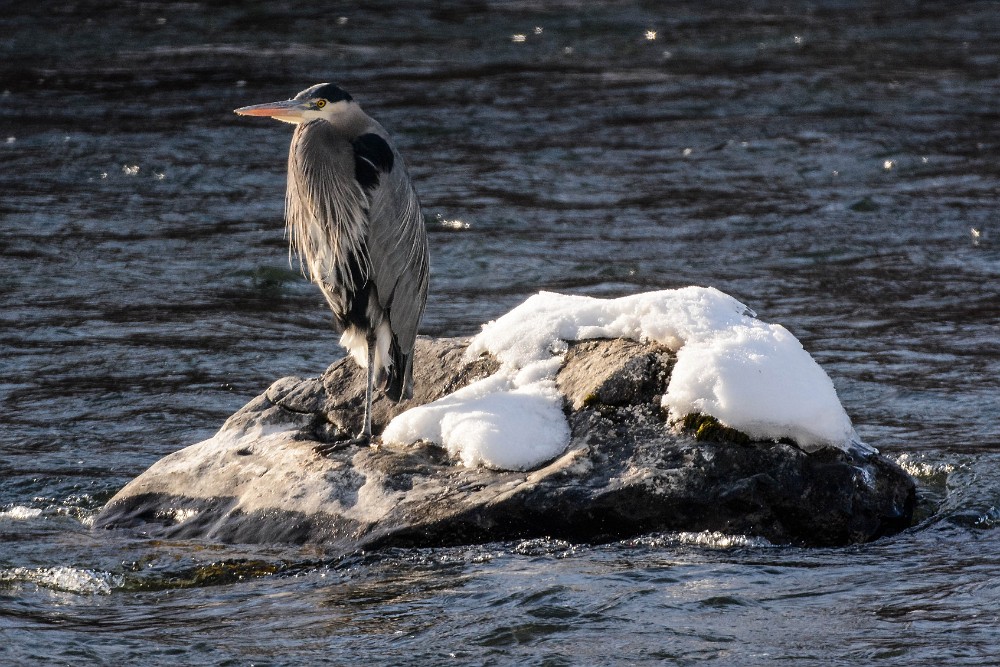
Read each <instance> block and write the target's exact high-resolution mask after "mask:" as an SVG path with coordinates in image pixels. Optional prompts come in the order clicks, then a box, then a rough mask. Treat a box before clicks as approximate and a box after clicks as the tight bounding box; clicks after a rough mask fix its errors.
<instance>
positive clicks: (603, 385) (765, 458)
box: [95, 339, 915, 551]
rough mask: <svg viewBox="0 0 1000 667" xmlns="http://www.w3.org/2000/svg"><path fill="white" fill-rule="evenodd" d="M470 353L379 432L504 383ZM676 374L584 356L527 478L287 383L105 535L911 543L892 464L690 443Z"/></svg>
mask: <svg viewBox="0 0 1000 667" xmlns="http://www.w3.org/2000/svg"><path fill="white" fill-rule="evenodd" d="M467 343H468V340H467V339H420V340H419V341H418V349H417V356H416V363H415V373H416V377H415V395H414V397H413V398H412V399H411V400H409V401H407V402H404V403H402V404H400V405H395V404H393V403H391V402H390V401H388V400H386V399H385V398H382V397H380V398H378V400H376V402H375V405H374V416H373V417H374V418H373V422H374V425H375V432H376V433H378V432H380V431H381V430H382V429H383V428H384V427H385V425H386V424H387V423H388V422H389V420H391V419H392V417H393V416H395V415H396V414H398V413H400V412H402V411H403V410H406V409H408V408H410V407H413V406H415V405H420V404H423V403H427V402H430V401H433V400H435V399H437V398H440V397H441V396H444V395H446V394H448V393H450V392H452V391H454V390H456V389H458V388H460V387H462V386H465V385H467V384H469V383H471V382H473V381H475V380H478V379H480V378H483V377H486V376H488V375H489V374H490V373H492V372H494V371H495V370H496V368H497V363H496V362H495V360H493V359H491V358H489V357H482V358H480V359H477V360H475V361H472V362H467V361H465V360H464V358H463V354H464V350H465V347H466V345H467ZM672 364H673V355H672V354H671V353H670V352H669V351H668V350H666V349H664V348H661V347H657V346H655V345H647V344H642V343H637V342H634V341H628V340H592V341H583V342H579V343H576V344H573V345H571V346H570V348H569V350H568V351H567V353H566V355H565V360H564V363H563V367H562V369H561V371H560V373H559V375H558V377H557V384H558V386H559V388H560V390H561V391H562V392H563V393H564V394H565V396H566V402H565V413H566V416H567V419H568V421H569V425H570V429H571V434H572V435H571V440H570V444H569V446H568V448H567V450H566V451H565V452H564V453H563V454H562V455H560V456H559V457H557V458H556V459H554V460H553V461H550V462H549V463H547V464H545V465H543V466H541V467H539V468H537V469H534V470H531V471H526V472H516V471H497V470H489V469H485V468H475V469H470V468H466V467H464V466H462V465H461V464H457V463H456V462H455V461H454V460H452V459H450V458H449V456H448V454H447V452H446V451H445V450H444V449H442V448H441V447H439V446H437V445H435V444H434V443H429V442H421V443H417V444H415V445H412V446H409V447H396V446H387V445H380V446H378V447H371V448H359V447H357V446H354V445H349V444H347V443H346V439H347V438H349V437H350V436H351V435H352V434H353V433H355V432H357V431H358V430H359V429H360V424H361V417H362V409H363V397H364V385H363V374H362V372H361V369H359V368H358V367H357V366H356V365H355V364H354V362H353V361H351V360H349V359H345V360H341V361H339V362H337V363H335V364H333V365H332V366H331V367H330V368H329V369H328V370H327V371H326V373H324V374H323V376H322V377H320V378H311V379H298V378H284V379H281V380H278V381H277V382H275V383H274V384H273V385H272V386H271V387H270V388H268V389H267V391H265V392H264V393H263V394H262V395H261V396H259V397H258V398H256V399H254V400H253V401H251V402H250V403H248V404H247V405H246V406H244V407H243V408H242V409H241V410H240V411H239V412H237V413H236V414H234V415H233V416H232V417H231V418H230V419H229V420H228V421H227V422H226V423H225V425H224V426H223V427H222V429H221V430H220V431H219V433H218V434H217V435H216V436H215V437H214V438H212V439H210V440H207V441H205V442H202V443H199V444H196V445H192V446H190V447H188V448H185V449H183V450H181V451H178V452H175V453H174V454H171V455H169V456H167V457H165V458H164V459H162V460H160V461H159V462H157V463H156V464H154V465H153V466H152V467H151V468H150V469H149V470H147V471H146V472H145V473H143V474H142V475H140V476H139V477H138V478H136V479H135V480H133V481H132V482H131V483H129V484H128V485H127V486H126V487H125V488H124V489H122V490H121V491H120V492H119V493H118V494H117V495H116V496H115V497H114V498H112V499H111V501H110V502H109V503H108V504H107V505H106V506H105V508H104V509H103V510H102V511H101V513H100V515H99V516H98V517H97V519H96V522H95V526H98V527H103V528H129V529H135V530H140V531H143V532H148V533H150V534H153V535H156V536H162V537H174V538H201V539H209V540H218V541H226V542H293V543H306V542H309V543H323V544H324V545H327V546H329V547H331V548H335V549H339V550H343V551H349V550H354V549H359V548H366V549H370V548H378V547H383V546H421V547H429V546H444V545H455V544H465V543H474V542H484V541H493V540H505V539H515V538H529V537H538V536H551V537H558V538H563V539H569V540H575V541H583V542H599V541H606V540H613V539H619V538H625V537H629V536H633V535H637V534H641V533H645V532H651V531H671V530H683V531H701V530H712V531H722V532H727V533H739V534H752V535H759V536H763V537H765V538H767V539H768V540H771V541H772V542H777V543H796V544H803V545H837V544H848V543H857V542H865V541H869V540H872V539H875V538H877V537H879V536H881V535H885V534H891V533H894V532H898V531H899V530H902V529H904V528H906V527H907V526H909V524H910V522H911V519H912V512H913V505H914V497H915V488H914V482H913V480H912V479H911V478H910V477H909V476H908V475H907V474H906V473H905V472H904V471H903V470H902V469H900V468H899V467H898V466H896V465H895V464H894V463H892V462H890V461H888V460H887V459H885V458H883V457H881V456H878V455H863V454H851V453H846V452H844V451H841V450H839V449H833V448H825V449H821V450H819V451H817V452H814V453H812V454H806V453H805V452H803V451H802V450H800V449H798V448H797V447H795V446H794V444H790V443H784V442H733V441H731V439H729V440H730V441H726V442H721V441H713V440H712V439H711V438H712V436H711V433H713V432H714V431H713V430H711V429H709V430H707V431H706V430H702V433H703V434H705V433H708V434H709V435H708V436H707V438H708V439H698V438H695V436H694V435H693V434H690V433H680V434H679V433H676V432H675V431H674V430H673V429H672V428H671V427H670V426H669V425H668V424H666V423H665V420H664V416H663V414H662V410H661V408H660V394H661V393H662V391H663V388H664V387H666V383H667V380H668V378H669V373H670V369H671V367H672ZM702 437H706V436H704V435H703V436H702ZM317 450H319V451H322V452H323V454H320V453H318V451H317Z"/></svg>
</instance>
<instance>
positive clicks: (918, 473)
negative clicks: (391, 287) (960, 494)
mask: <svg viewBox="0 0 1000 667" xmlns="http://www.w3.org/2000/svg"><path fill="white" fill-rule="evenodd" d="M896 463H897V464H898V465H899V467H900V468H902V469H903V470H905V471H906V472H907V474H909V475H911V476H913V477H917V478H919V479H930V478H933V477H937V476H939V475H945V476H947V475H950V474H951V473H953V472H954V471H955V464H953V463H945V462H943V461H928V460H926V456H924V455H923V454H910V453H904V454H900V455H899V456H898V457H897V458H896Z"/></svg>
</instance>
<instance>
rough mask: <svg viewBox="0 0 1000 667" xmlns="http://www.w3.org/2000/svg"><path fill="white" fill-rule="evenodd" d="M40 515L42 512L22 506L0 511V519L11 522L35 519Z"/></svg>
mask: <svg viewBox="0 0 1000 667" xmlns="http://www.w3.org/2000/svg"><path fill="white" fill-rule="evenodd" d="M41 515H42V510H40V509H37V508H34V507H24V506H22V505H15V506H13V507H11V508H10V509H6V510H3V511H0V519H9V520H11V521H25V520H28V519H37V518H38V517H40V516H41Z"/></svg>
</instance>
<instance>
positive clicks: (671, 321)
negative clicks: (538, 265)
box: [382, 287, 871, 470]
mask: <svg viewBox="0 0 1000 667" xmlns="http://www.w3.org/2000/svg"><path fill="white" fill-rule="evenodd" d="M592 338H630V339H633V340H638V341H652V342H657V343H660V344H662V345H665V346H667V347H669V348H670V349H671V350H673V351H675V352H676V353H677V364H676V366H675V367H674V370H673V373H672V375H671V380H670V383H669V385H668V387H666V388H665V392H664V396H663V406H664V407H665V408H667V409H668V410H669V411H670V415H671V418H672V419H675V420H679V419H682V418H683V417H684V416H685V415H687V414H690V413H694V412H700V413H704V414H708V415H711V416H713V417H715V418H716V419H718V420H719V421H720V422H721V423H722V424H724V425H726V426H729V427H731V428H735V429H738V430H740V431H742V432H744V433H746V434H748V435H750V436H751V437H753V438H756V439H778V438H785V437H787V438H791V439H793V440H795V442H796V443H798V444H799V446H800V447H802V448H803V449H805V450H807V451H810V450H813V449H816V448H818V447H820V446H822V445H833V446H836V447H841V448H843V449H848V448H851V447H858V448H861V449H863V450H867V451H871V448H868V447H867V446H866V445H864V444H863V443H861V442H860V440H859V439H858V436H857V434H856V433H855V432H854V429H853V427H852V425H851V420H850V418H849V417H848V416H847V414H846V413H845V412H844V409H843V407H842V406H841V405H840V401H839V400H838V399H837V394H836V391H835V389H834V387H833V383H832V382H831V381H830V378H829V377H828V376H827V375H826V373H825V372H824V371H823V369H821V368H820V367H819V365H818V364H816V362H815V360H813V358H812V357H811V356H809V354H808V353H807V352H806V351H805V350H804V349H803V348H802V345H801V344H800V343H799V341H798V340H796V338H795V337H794V336H793V335H792V334H790V333H789V332H788V331H787V330H786V329H785V328H784V327H782V326H780V325H777V324H767V323H765V322H761V321H759V320H757V319H756V318H755V317H754V314H753V313H752V311H750V310H749V309H748V308H747V307H746V306H744V305H743V304H742V303H740V302H739V301H737V300H736V299H734V298H733V297H731V296H729V295H727V294H724V293H723V292H720V291H719V290H717V289H714V288H703V287H685V288H682V289H676V290H662V291H657V292H646V293H643V294H635V295H632V296H626V297H622V298H619V299H598V298H594V297H587V296H571V295H565V294H555V293H552V292H540V293H539V294H536V295H534V296H532V297H530V298H529V299H528V300H527V301H525V302H524V303H523V304H521V305H520V306H518V307H517V308H515V309H513V310H512V311H510V312H509V313H507V314H506V315H504V316H502V317H500V318H499V319H497V320H495V321H493V322H490V323H488V324H486V325H484V327H483V330H482V332H481V333H480V334H479V335H478V336H476V337H475V338H474V339H473V340H472V342H471V343H470V345H469V348H468V351H467V353H466V354H467V357H468V358H469V359H474V358H476V357H477V356H479V355H480V354H483V353H486V352H489V353H491V354H492V355H493V356H494V357H496V358H497V359H498V360H499V361H500V363H501V368H500V370H499V371H498V372H497V373H496V374H494V375H492V376H491V377H488V378H486V379H484V380H481V381H479V382H476V383H474V384H472V385H470V386H468V387H465V388H463V389H461V390H459V391H457V392H455V393H453V394H450V395H448V396H445V397H444V398H441V399H440V400H438V401H435V402H433V403H430V404H428V405H424V406H420V407H417V408H413V409H411V410H408V411H407V412H405V413H403V414H401V415H399V416H397V417H396V418H395V419H393V420H392V422H390V423H389V425H388V426H387V427H386V429H385V432H384V433H383V435H382V439H383V441H385V442H389V443H396V444H404V445H405V444H409V443H412V442H415V441H417V440H420V439H426V440H431V441H434V442H438V443H440V444H442V445H443V446H445V447H446V448H447V449H448V451H450V452H451V453H452V454H453V455H455V456H458V457H460V458H461V460H462V462H463V463H464V464H465V465H467V466H476V465H485V466H487V467H491V468H501V469H513V470H525V469H529V468H533V467H535V466H537V465H539V464H541V463H544V462H545V461H548V460H550V459H552V458H554V457H555V456H558V455H559V454H560V453H561V452H562V451H563V450H564V449H565V447H566V445H567V444H568V442H569V428H568V426H567V424H566V420H565V418H564V416H563V414H562V397H561V396H560V395H559V393H558V391H557V389H556V387H555V375H556V373H557V372H558V371H559V367H560V365H561V362H562V356H561V355H562V354H563V353H564V352H565V351H566V349H567V344H566V341H576V340H585V339H592Z"/></svg>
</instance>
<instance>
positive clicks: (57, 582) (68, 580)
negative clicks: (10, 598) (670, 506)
mask: <svg viewBox="0 0 1000 667" xmlns="http://www.w3.org/2000/svg"><path fill="white" fill-rule="evenodd" d="M0 581H10V582H18V581H20V582H30V583H34V584H37V585H38V586H42V587H44V588H51V589H54V590H59V591H66V592H69V593H80V594H84V595H108V594H110V593H111V591H112V590H114V589H115V588H120V587H121V586H122V585H123V583H124V577H123V576H122V575H120V574H112V573H111V572H101V571H98V570H88V569H84V568H76V567H63V566H60V567H39V568H26V567H14V568H10V569H8V570H0Z"/></svg>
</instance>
